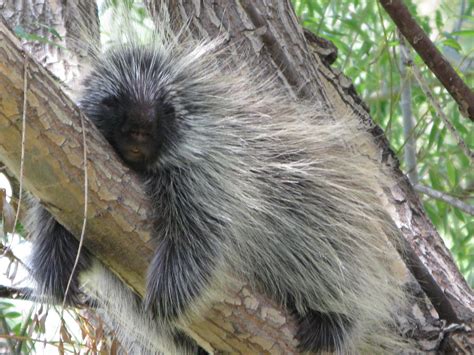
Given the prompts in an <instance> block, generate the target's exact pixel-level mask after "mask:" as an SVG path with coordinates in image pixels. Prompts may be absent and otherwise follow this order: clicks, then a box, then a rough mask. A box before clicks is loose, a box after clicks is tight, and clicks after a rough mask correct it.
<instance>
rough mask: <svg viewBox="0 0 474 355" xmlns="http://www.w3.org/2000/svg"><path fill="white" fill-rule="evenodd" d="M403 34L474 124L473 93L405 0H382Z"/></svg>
mask: <svg viewBox="0 0 474 355" xmlns="http://www.w3.org/2000/svg"><path fill="white" fill-rule="evenodd" d="M380 3H381V4H382V6H383V7H384V9H385V11H387V13H388V14H389V15H390V17H391V18H392V20H393V22H395V24H396V25H397V27H398V29H399V30H400V32H401V33H402V34H403V36H405V38H406V39H407V40H408V42H410V44H411V45H412V46H413V48H415V50H416V51H417V52H418V54H419V55H420V57H421V58H422V59H423V61H424V62H425V63H426V65H427V66H428V67H429V68H430V69H431V71H432V72H433V73H434V74H435V75H436V77H437V78H438V79H439V81H441V83H442V84H443V86H444V87H445V88H446V90H448V92H449V93H450V94H451V96H452V97H453V99H454V100H456V102H457V103H458V105H459V110H460V111H461V113H462V114H463V115H464V116H466V117H469V118H470V119H471V120H472V121H474V92H473V91H472V90H471V89H470V88H469V87H468V86H467V85H466V84H465V83H464V81H463V80H462V79H461V78H460V77H459V75H458V74H457V73H456V71H455V70H454V69H453V67H452V66H451V64H450V63H449V62H448V61H447V60H446V58H445V57H444V56H443V55H442V54H441V52H440V51H439V50H438V49H437V48H436V46H435V45H434V44H433V42H431V40H430V39H429V37H428V36H427V35H426V33H425V31H423V29H422V28H421V27H420V26H419V25H418V23H417V22H416V21H415V19H414V18H413V17H412V16H411V14H410V11H408V9H407V7H406V6H405V4H404V3H403V0H380Z"/></svg>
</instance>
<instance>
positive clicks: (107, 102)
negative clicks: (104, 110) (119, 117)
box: [100, 96, 119, 108]
mask: <svg viewBox="0 0 474 355" xmlns="http://www.w3.org/2000/svg"><path fill="white" fill-rule="evenodd" d="M100 103H101V104H102V105H103V106H105V107H108V108H113V107H116V106H117V104H118V103H119V102H118V99H117V98H116V97H115V96H107V97H106V98H104V99H102V101H101V102H100Z"/></svg>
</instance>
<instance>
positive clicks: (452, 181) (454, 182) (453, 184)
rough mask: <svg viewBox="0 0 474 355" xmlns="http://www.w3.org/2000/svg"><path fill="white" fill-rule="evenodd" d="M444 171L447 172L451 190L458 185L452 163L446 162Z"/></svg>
mask: <svg viewBox="0 0 474 355" xmlns="http://www.w3.org/2000/svg"><path fill="white" fill-rule="evenodd" d="M446 169H447V172H448V182H449V185H450V186H451V188H453V187H456V186H457V184H458V178H457V170H456V168H455V167H454V164H453V161H452V160H451V159H447V160H446Z"/></svg>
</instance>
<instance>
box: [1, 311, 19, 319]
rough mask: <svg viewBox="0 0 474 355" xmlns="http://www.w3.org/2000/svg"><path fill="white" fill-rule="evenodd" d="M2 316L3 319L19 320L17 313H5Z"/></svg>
mask: <svg viewBox="0 0 474 355" xmlns="http://www.w3.org/2000/svg"><path fill="white" fill-rule="evenodd" d="M3 316H4V317H5V318H11V319H14V318H19V317H21V313H19V312H7V313H4V314H3Z"/></svg>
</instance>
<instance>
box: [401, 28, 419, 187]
mask: <svg viewBox="0 0 474 355" xmlns="http://www.w3.org/2000/svg"><path fill="white" fill-rule="evenodd" d="M399 37H400V75H401V77H402V80H403V85H402V91H401V97H400V107H401V110H402V115H403V136H404V138H405V142H406V144H405V151H404V153H405V154H404V156H405V163H406V165H407V166H406V169H407V172H408V178H409V179H410V182H411V183H412V184H414V185H415V184H417V183H418V173H417V166H416V140H415V135H414V134H413V132H414V129H415V122H414V120H413V112H412V109H411V100H412V95H411V80H410V76H409V75H408V74H407V67H409V66H410V65H411V58H410V55H409V48H407V47H406V45H405V41H404V40H403V36H402V35H401V34H400V35H399Z"/></svg>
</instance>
